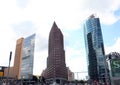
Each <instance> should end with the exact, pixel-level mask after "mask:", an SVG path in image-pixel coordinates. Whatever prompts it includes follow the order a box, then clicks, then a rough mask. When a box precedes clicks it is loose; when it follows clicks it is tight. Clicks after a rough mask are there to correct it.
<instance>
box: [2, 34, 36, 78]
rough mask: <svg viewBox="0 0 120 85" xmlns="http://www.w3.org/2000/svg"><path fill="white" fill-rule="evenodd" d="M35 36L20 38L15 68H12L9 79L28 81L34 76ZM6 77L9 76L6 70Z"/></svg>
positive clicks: (17, 43)
mask: <svg viewBox="0 0 120 85" xmlns="http://www.w3.org/2000/svg"><path fill="white" fill-rule="evenodd" d="M34 45H35V34H33V35H31V36H29V37H27V38H25V39H24V38H20V39H18V40H17V42H16V50H15V57H14V66H13V67H10V72H9V77H11V78H17V79H21V78H24V79H28V78H31V76H32V75H33V61H34ZM4 74H5V75H4V76H8V75H7V74H8V69H5V71H4Z"/></svg>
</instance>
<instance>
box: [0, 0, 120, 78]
mask: <svg viewBox="0 0 120 85" xmlns="http://www.w3.org/2000/svg"><path fill="white" fill-rule="evenodd" d="M91 14H95V15H96V17H99V18H100V22H101V28H102V34H103V40H104V47H105V53H106V54H108V53H110V52H112V51H117V52H120V33H119V30H120V0H116V1H114V0H1V1H0V28H1V31H0V39H1V44H0V54H1V57H2V58H1V59H0V65H2V66H7V65H8V59H9V52H10V51H12V52H13V55H12V63H11V66H12V65H13V60H14V52H15V45H16V40H17V39H19V38H21V37H24V38H25V37H27V36H29V35H31V34H33V33H36V47H35V58H34V74H35V75H40V74H41V72H42V70H43V69H45V67H46V58H47V56H48V53H47V51H48V36H49V32H50V29H51V27H52V24H53V22H54V21H56V23H57V25H58V27H59V28H60V29H61V31H62V33H63V35H64V44H65V45H64V48H65V52H66V64H67V66H69V67H70V69H71V71H73V72H81V71H86V70H87V65H86V53H85V46H84V36H83V24H84V22H85V20H86V19H87V18H88V17H89V16H90V15H91ZM38 65H39V67H38ZM75 75H76V74H75ZM86 75H87V74H83V73H81V74H79V78H78V79H84V78H85V76H86Z"/></svg>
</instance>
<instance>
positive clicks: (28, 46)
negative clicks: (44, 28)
mask: <svg viewBox="0 0 120 85" xmlns="http://www.w3.org/2000/svg"><path fill="white" fill-rule="evenodd" d="M34 46H35V34H33V35H31V36H29V37H27V38H25V39H24V42H23V54H22V63H21V78H25V79H28V78H31V77H32V75H33V61H34Z"/></svg>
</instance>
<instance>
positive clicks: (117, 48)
mask: <svg viewBox="0 0 120 85" xmlns="http://www.w3.org/2000/svg"><path fill="white" fill-rule="evenodd" d="M105 52H106V54H109V53H110V52H119V53H120V37H119V38H118V39H116V42H115V44H113V45H112V46H105Z"/></svg>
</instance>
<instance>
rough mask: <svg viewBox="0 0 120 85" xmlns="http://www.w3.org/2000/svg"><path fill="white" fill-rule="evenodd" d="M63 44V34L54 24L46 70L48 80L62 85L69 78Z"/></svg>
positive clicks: (50, 36) (50, 35)
mask: <svg viewBox="0 0 120 85" xmlns="http://www.w3.org/2000/svg"><path fill="white" fill-rule="evenodd" d="M63 42H64V40H63V34H62V32H61V30H60V29H59V28H58V27H57V25H56V23H55V22H54V23H53V26H52V28H51V31H50V34H49V45H48V57H47V69H46V78H47V80H50V81H52V82H58V83H62V82H63V81H66V80H67V77H68V76H67V68H66V63H65V51H64V43H63Z"/></svg>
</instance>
